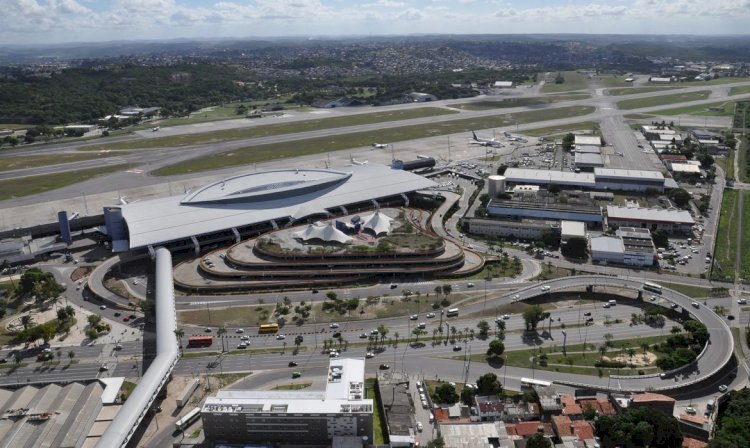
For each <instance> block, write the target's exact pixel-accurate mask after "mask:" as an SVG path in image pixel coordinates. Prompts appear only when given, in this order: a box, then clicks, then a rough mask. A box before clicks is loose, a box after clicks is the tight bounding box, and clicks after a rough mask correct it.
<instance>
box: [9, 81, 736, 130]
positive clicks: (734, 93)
mask: <svg viewBox="0 0 750 448" xmlns="http://www.w3.org/2000/svg"><path fill="white" fill-rule="evenodd" d="M743 93H750V86H737V87H732V88H731V89H729V94H730V95H742V94H743ZM1 127H2V126H0V128H1Z"/></svg>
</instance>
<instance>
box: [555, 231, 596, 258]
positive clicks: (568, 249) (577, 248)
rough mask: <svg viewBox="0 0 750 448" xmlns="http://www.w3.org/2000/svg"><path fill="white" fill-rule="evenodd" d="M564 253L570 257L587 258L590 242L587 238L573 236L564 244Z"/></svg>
mask: <svg viewBox="0 0 750 448" xmlns="http://www.w3.org/2000/svg"><path fill="white" fill-rule="evenodd" d="M562 254H563V255H565V256H566V257H570V258H578V259H581V258H587V257H588V254H589V243H588V241H587V240H586V238H581V237H577V236H575V237H571V238H569V239H568V241H566V242H565V244H563V246H562Z"/></svg>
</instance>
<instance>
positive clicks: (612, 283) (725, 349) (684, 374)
mask: <svg viewBox="0 0 750 448" xmlns="http://www.w3.org/2000/svg"><path fill="white" fill-rule="evenodd" d="M590 285H591V286H593V287H594V289H596V288H597V287H602V286H606V287H612V288H624V289H630V290H634V291H643V282H642V281H637V280H629V279H624V278H620V277H608V276H598V275H580V276H573V277H563V278H558V279H554V280H548V281H545V282H541V283H539V284H536V285H534V286H527V287H525V288H522V289H519V290H517V291H515V292H513V293H509V294H506V295H505V296H503V298H502V299H508V300H509V301H510V302H517V301H525V300H529V299H532V298H538V297H543V296H545V295H547V294H550V293H554V292H563V291H567V290H570V289H572V288H582V287H586V286H590ZM546 287H549V289H547V288H546ZM660 296H661V298H662V299H664V300H666V301H667V302H669V303H672V304H676V305H677V306H678V307H682V309H683V310H685V311H686V312H688V313H690V314H691V315H692V317H693V318H695V319H696V320H698V321H700V322H702V323H703V324H704V325H705V326H706V328H707V330H708V333H709V339H708V343H707V344H706V346H705V347H704V348H703V351H701V353H700V354H699V355H698V357H697V359H696V360H695V361H693V362H692V363H690V364H688V365H686V366H683V367H680V368H678V369H675V370H673V371H670V372H666V375H665V376H664V377H662V376H661V375H660V374H652V375H638V376H612V377H611V379H614V380H616V381H617V383H618V384H617V387H609V386H607V387H602V386H601V385H600V384H587V383H584V382H580V383H578V382H570V381H557V382H560V383H564V384H569V385H571V386H576V387H582V388H593V389H605V390H612V391H620V390H627V391H633V392H644V391H670V390H674V389H681V388H684V387H686V386H690V385H693V384H697V383H699V382H701V381H703V380H705V379H707V378H710V377H712V376H713V375H715V374H716V373H718V372H719V371H720V370H721V369H722V368H724V366H725V365H726V364H727V363H728V362H729V360H730V359H731V358H732V354H733V351H734V342H733V337H732V332H731V330H730V328H729V325H727V323H726V322H725V321H724V319H723V318H722V317H721V316H719V315H718V314H716V313H715V312H713V310H711V309H710V308H708V307H707V306H705V305H703V304H702V303H700V302H697V301H696V300H694V299H693V298H691V297H688V296H686V295H685V294H682V293H679V292H677V291H675V290H673V289H669V288H665V287H662V292H661V295H660ZM645 303H648V302H645ZM693 303H696V304H698V307H697V308H696V307H694V306H693ZM540 373H542V372H540ZM542 374H543V373H542ZM676 376H680V377H681V378H682V379H681V381H678V382H676V381H675V377H676ZM552 379H553V380H554V378H552Z"/></svg>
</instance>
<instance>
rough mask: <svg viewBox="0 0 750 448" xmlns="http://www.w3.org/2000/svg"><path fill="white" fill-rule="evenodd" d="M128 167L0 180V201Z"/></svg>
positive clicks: (127, 166) (90, 169) (113, 166)
mask: <svg viewBox="0 0 750 448" xmlns="http://www.w3.org/2000/svg"><path fill="white" fill-rule="evenodd" d="M130 166H131V165H128V164H123V165H112V166H105V167H102V168H89V169H85V170H75V171H64V172H61V173H56V174H43V175H40V176H29V177H22V178H18V179H9V180H0V200H6V199H13V198H18V197H22V196H29V195H32V194H38V193H44V192H45V191H50V190H55V189H58V188H62V187H67V186H68V185H73V184H76V183H79V182H83V181H86V180H89V179H91V178H93V177H96V176H101V175H103V174H109V173H114V172H116V171H125V170H127V169H128V168H130Z"/></svg>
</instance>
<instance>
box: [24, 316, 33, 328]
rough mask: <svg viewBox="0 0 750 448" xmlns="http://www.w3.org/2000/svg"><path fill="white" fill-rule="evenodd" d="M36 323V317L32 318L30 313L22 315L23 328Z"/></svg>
mask: <svg viewBox="0 0 750 448" xmlns="http://www.w3.org/2000/svg"><path fill="white" fill-rule="evenodd" d="M33 323H34V319H32V318H31V316H30V315H28V314H24V315H23V316H21V325H23V329H24V330H26V329H27V328H29V327H30V326H31V325H32V324H33Z"/></svg>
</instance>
